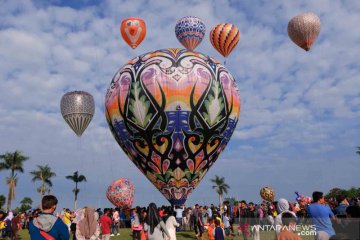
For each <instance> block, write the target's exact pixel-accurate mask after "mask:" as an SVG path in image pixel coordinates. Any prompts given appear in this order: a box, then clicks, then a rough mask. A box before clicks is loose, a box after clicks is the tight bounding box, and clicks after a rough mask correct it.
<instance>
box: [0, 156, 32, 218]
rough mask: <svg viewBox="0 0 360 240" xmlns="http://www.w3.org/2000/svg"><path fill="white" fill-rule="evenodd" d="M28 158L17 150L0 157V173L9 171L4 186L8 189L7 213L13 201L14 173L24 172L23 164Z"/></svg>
mask: <svg viewBox="0 0 360 240" xmlns="http://www.w3.org/2000/svg"><path fill="white" fill-rule="evenodd" d="M28 159H29V157H26V156H23V155H22V153H21V152H20V151H19V150H16V151H15V152H13V153H11V152H7V153H5V154H3V155H0V160H1V162H0V171H1V170H10V171H11V173H10V176H9V177H7V178H6V184H7V185H8V187H9V193H8V199H7V211H8V212H9V211H10V209H11V201H12V200H14V199H15V188H16V184H17V181H18V178H17V174H16V172H24V169H23V162H24V161H26V160H28Z"/></svg>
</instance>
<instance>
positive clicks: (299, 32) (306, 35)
mask: <svg viewBox="0 0 360 240" xmlns="http://www.w3.org/2000/svg"><path fill="white" fill-rule="evenodd" d="M319 33H320V18H319V17H318V16H317V15H315V14H314V13H312V12H306V13H302V14H299V15H297V16H295V17H293V18H292V19H291V20H290V21H289V24H288V35H289V37H290V39H291V40H292V41H293V42H294V43H295V44H296V45H298V46H299V47H301V48H302V49H304V50H305V51H309V50H310V48H311V46H312V45H313V44H314V42H315V40H316V39H317V37H318V36H319Z"/></svg>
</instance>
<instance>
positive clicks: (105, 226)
mask: <svg viewBox="0 0 360 240" xmlns="http://www.w3.org/2000/svg"><path fill="white" fill-rule="evenodd" d="M109 214H110V210H109V209H108V208H105V209H104V215H102V216H101V217H100V219H99V222H100V227H101V239H102V240H109V239H110V231H111V224H112V221H111V218H110V217H109Z"/></svg>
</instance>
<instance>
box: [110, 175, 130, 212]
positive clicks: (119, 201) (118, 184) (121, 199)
mask: <svg viewBox="0 0 360 240" xmlns="http://www.w3.org/2000/svg"><path fill="white" fill-rule="evenodd" d="M134 193H135V188H134V185H133V184H132V183H131V182H130V180H129V179H127V178H119V179H117V180H115V181H114V182H112V183H111V185H110V186H109V187H108V189H107V191H106V197H107V198H108V199H109V201H110V202H111V203H112V204H114V206H116V207H119V208H131V206H132V204H133V201H134Z"/></svg>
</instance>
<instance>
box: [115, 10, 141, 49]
mask: <svg viewBox="0 0 360 240" xmlns="http://www.w3.org/2000/svg"><path fill="white" fill-rule="evenodd" d="M120 32H121V36H122V37H123V39H124V41H125V42H126V43H127V44H129V46H130V47H131V48H132V49H135V48H136V47H137V46H138V45H139V44H140V43H141V42H142V41H143V40H144V38H145V35H146V25H145V21H144V20H142V19H141V18H133V17H131V18H126V19H124V20H123V21H122V22H121V27H120Z"/></svg>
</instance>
